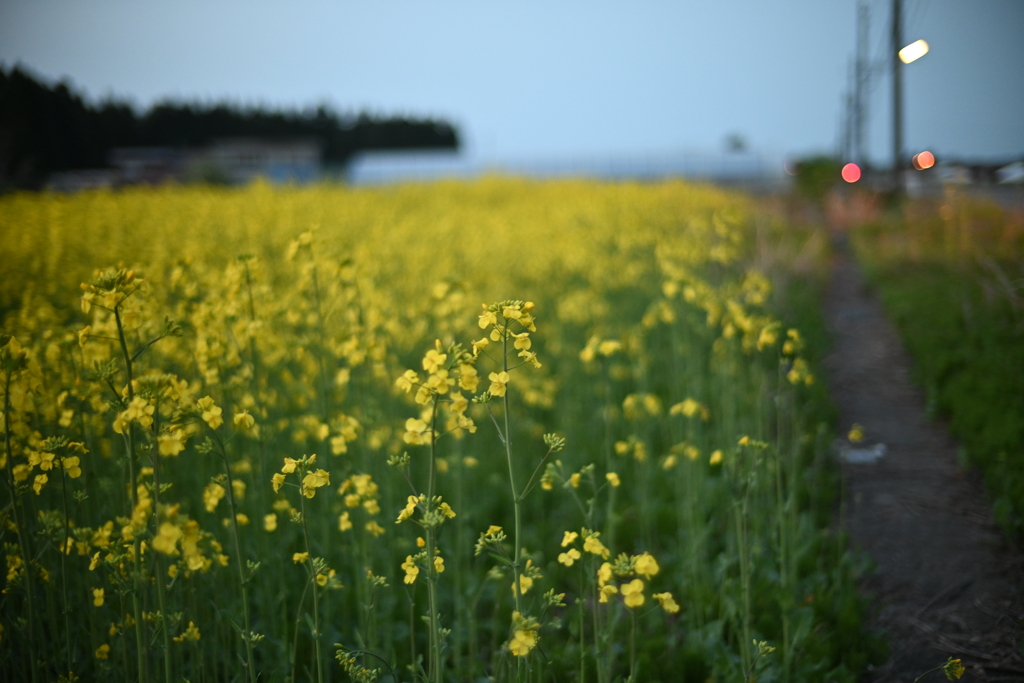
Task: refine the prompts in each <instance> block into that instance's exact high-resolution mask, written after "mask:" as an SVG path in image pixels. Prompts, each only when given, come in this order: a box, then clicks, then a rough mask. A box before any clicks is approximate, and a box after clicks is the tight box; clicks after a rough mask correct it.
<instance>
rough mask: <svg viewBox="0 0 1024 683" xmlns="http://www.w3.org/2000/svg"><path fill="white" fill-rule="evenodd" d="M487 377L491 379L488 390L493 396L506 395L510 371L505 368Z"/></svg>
mask: <svg viewBox="0 0 1024 683" xmlns="http://www.w3.org/2000/svg"><path fill="white" fill-rule="evenodd" d="M487 378H488V379H489V380H491V386H490V387H488V389H487V391H488V392H489V393H490V394H491V395H492V396H504V395H505V389H506V387H507V385H508V380H509V376H508V373H507V372H505V371H504V370H502V371H501V372H492V373H491V374H489V375H488V376H487Z"/></svg>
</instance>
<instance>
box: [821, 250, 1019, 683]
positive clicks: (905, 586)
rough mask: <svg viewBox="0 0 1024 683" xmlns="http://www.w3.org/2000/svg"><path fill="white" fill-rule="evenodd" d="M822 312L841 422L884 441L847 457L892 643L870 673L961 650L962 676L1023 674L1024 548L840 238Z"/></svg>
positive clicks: (902, 670) (852, 527)
mask: <svg viewBox="0 0 1024 683" xmlns="http://www.w3.org/2000/svg"><path fill="white" fill-rule="evenodd" d="M825 314H826V319H827V322H828V325H829V328H830V332H831V334H832V340H833V348H832V352H831V354H830V355H829V357H828V359H827V361H826V370H827V374H828V377H829V384H830V387H831V390H832V395H833V397H834V400H835V401H836V404H837V406H838V408H839V412H840V416H841V420H842V423H841V424H842V426H843V427H844V428H849V427H850V426H851V425H853V424H855V423H857V424H860V425H863V426H864V432H865V440H864V442H863V444H862V445H863V446H864V447H865V448H871V447H872V446H875V445H876V444H885V447H886V450H885V454H884V455H883V456H882V457H881V458H880V459H878V460H877V461H875V462H873V463H861V464H854V463H852V462H845V461H844V463H843V475H844V479H845V484H846V485H845V493H844V503H843V508H844V510H843V523H844V524H845V527H846V529H847V531H848V533H849V534H850V537H851V541H852V544H853V546H854V548H859V549H861V550H863V551H864V552H866V553H867V555H869V556H870V558H871V560H872V562H873V564H874V568H873V571H872V572H871V573H870V574H868V575H867V576H866V578H865V580H864V583H863V586H862V588H863V589H864V591H865V593H866V594H867V595H869V596H870V597H871V598H872V600H873V604H872V607H873V609H872V613H871V615H870V618H869V626H870V627H871V628H874V629H880V630H881V631H882V632H883V633H884V634H885V636H886V638H887V640H888V642H889V648H890V656H889V659H888V661H887V662H885V663H884V664H882V665H880V666H876V667H874V668H873V669H872V670H871V671H869V672H867V674H866V675H865V679H866V680H869V681H875V682H878V683H881V682H882V681H885V682H887V683H888V682H893V683H895V682H899V681H913V680H914V678H915V677H916V676H917V675H919V674H921V673H923V672H924V671H927V670H928V669H931V668H932V667H935V666H936V665H938V664H940V663H942V662H944V661H946V658H947V657H950V656H952V657H954V658H960V659H962V661H963V665H964V666H965V667H966V668H967V673H966V674H965V676H964V680H977V681H1024V656H1022V651H1021V645H1022V639H1024V628H1022V618H1024V593H1022V591H1024V557H1022V554H1021V552H1020V550H1019V549H1014V548H1011V547H1009V545H1008V542H1007V540H1006V537H1005V536H1004V534H1003V532H1002V530H1001V529H1000V528H999V527H998V526H997V525H996V524H995V522H994V521H993V518H992V512H991V509H990V508H989V507H988V505H987V503H986V500H985V493H984V489H983V487H982V483H981V481H980V478H979V477H978V476H977V475H976V473H974V472H971V471H967V470H964V468H963V467H961V466H960V465H959V464H958V458H957V445H956V443H955V442H954V441H953V440H952V439H951V438H950V436H949V435H948V433H947V431H946V429H945V428H944V426H943V425H942V424H941V423H940V422H935V421H932V420H930V419H929V418H928V416H927V413H926V411H925V407H924V406H925V400H924V396H923V394H922V392H921V391H919V390H918V389H917V387H915V386H914V385H913V383H912V382H911V379H910V367H911V360H910V358H909V356H908V355H907V353H906V351H905V350H904V348H903V345H902V343H901V341H900V339H899V336H898V334H897V332H896V330H895V328H894V327H893V325H892V324H891V323H890V322H889V321H888V320H887V319H886V317H885V314H884V311H883V309H882V305H881V303H880V302H879V300H878V297H877V296H875V295H874V294H873V293H872V292H871V290H870V288H869V286H868V284H867V282H866V281H865V279H864V277H863V275H862V273H861V271H860V269H859V268H858V266H857V264H856V263H855V261H854V260H853V257H852V256H851V255H850V254H849V250H848V248H847V247H846V244H845V241H844V240H842V239H840V240H839V244H837V249H836V256H835V261H834V263H833V268H832V280H831V284H830V288H829V292H828V296H827V298H826V303H825ZM925 680H926V681H927V680H936V681H938V680H944V677H943V675H942V674H941V673H938V672H937V673H933V674H930V675H929V677H926V678H925Z"/></svg>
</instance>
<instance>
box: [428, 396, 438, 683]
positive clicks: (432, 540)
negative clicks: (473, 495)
mask: <svg viewBox="0 0 1024 683" xmlns="http://www.w3.org/2000/svg"><path fill="white" fill-rule="evenodd" d="M438 400H439V397H438V396H437V395H436V394H435V395H434V402H433V405H432V406H431V413H430V466H429V474H428V475H427V501H426V512H427V514H429V513H431V512H432V511H433V510H432V506H433V504H434V487H435V478H436V476H437V473H436V461H437V404H438ZM425 535H426V537H427V538H426V542H427V548H426V550H427V559H426V561H425V562H424V565H426V566H425V567H424V570H425V572H426V577H427V610H428V612H429V614H430V638H429V644H430V668H429V677H430V680H431V681H433V682H434V683H441V632H440V630H441V625H440V622H439V619H438V612H437V572H436V571H435V569H434V551H435V550H436V548H437V526H436V525H434V524H432V523H427V525H426V533H425Z"/></svg>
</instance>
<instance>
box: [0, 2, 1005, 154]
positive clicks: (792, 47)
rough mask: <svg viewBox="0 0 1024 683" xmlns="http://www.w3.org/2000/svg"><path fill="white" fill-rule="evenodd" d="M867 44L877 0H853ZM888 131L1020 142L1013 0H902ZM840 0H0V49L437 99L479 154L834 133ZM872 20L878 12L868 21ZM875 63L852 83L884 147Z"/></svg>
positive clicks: (204, 80) (253, 98) (806, 140)
mask: <svg viewBox="0 0 1024 683" xmlns="http://www.w3.org/2000/svg"><path fill="white" fill-rule="evenodd" d="M869 5H870V7H871V13H872V26H871V32H872V35H871V51H872V55H873V56H874V57H876V58H877V57H880V56H881V55H882V51H881V48H882V47H883V45H884V43H885V40H887V38H888V33H887V31H888V29H887V26H886V24H887V22H888V13H889V7H890V2H889V0H870V1H869ZM905 7H906V10H905V12H906V15H907V22H906V27H905V35H906V37H907V42H910V40H912V39H915V38H918V37H923V38H925V39H927V40H928V41H929V43H930V44H931V46H932V52H931V53H930V54H929V55H927V56H926V57H924V58H923V59H921V60H920V61H919V62H917V63H915V64H912V65H910V66H908V67H907V68H906V71H905V73H906V76H905V80H906V88H907V90H906V111H907V123H906V131H907V132H906V140H907V151H908V152H914V151H918V150H919V149H920V148H924V147H926V146H927V147H929V148H931V149H933V150H936V151H938V152H939V153H940V154H942V153H945V154H946V155H950V154H955V155H972V156H1015V155H1017V156H1019V155H1021V154H1024V124H1022V123H1021V121H1022V112H1024V38H1022V36H1024V1H1022V0H905ZM855 16H856V5H855V1H854V0H771V1H769V0H763V1H762V0H756V1H755V0H719V1H716V2H710V1H703V2H684V1H681V0H677V1H675V2H666V1H658V2H630V3H626V2H603V1H600V0H589V1H586V2H581V1H577V0H566V1H563V2H559V1H557V0H547V1H543V2H537V1H534V0H517V2H515V3H500V4H499V3H495V2H486V1H485V0H434V1H432V2H423V1H422V0H420V1H415V2H414V1H412V0H395V1H382V0H377V1H376V2H370V1H368V0H367V1H362V2H342V1H335V2H313V1H303V0H294V1H291V2H285V1H284V0H281V1H279V2H269V1H267V0H202V1H198V0H173V1H168V0H74V1H72V0H0V63H2V64H4V65H5V66H7V67H10V66H13V65H14V64H15V63H17V62H20V63H22V64H24V65H26V66H27V67H29V68H31V69H32V70H33V71H35V72H36V73H37V74H39V75H41V76H44V77H45V78H47V79H50V80H57V79H59V78H63V77H66V78H69V79H70V80H71V81H72V82H73V83H74V84H75V85H76V86H77V87H78V88H79V89H80V90H82V91H84V92H85V93H86V94H87V95H88V96H89V97H90V98H93V99H98V98H99V97H102V96H104V95H107V94H114V95H116V96H119V97H126V98H129V99H131V100H132V101H134V102H135V103H137V104H139V105H148V104H151V103H152V102H154V101H155V100H158V99H161V98H166V97H169V96H170V97H178V98H187V99H200V100H204V101H211V100H220V99H225V98H226V99H230V100H232V101H235V102H239V103H264V104H271V105H280V106H286V107H302V106H307V105H313V104H316V103H318V102H321V101H326V102H330V103H332V104H333V105H334V106H335V107H337V108H338V109H340V110H362V109H368V110H370V111H373V112H378V113H385V114H392V113H395V114H411V115H417V116H440V117H444V118H447V119H449V120H451V121H453V122H455V123H456V124H457V125H458V126H459V127H460V129H461V131H462V133H463V137H464V138H465V140H466V142H467V144H468V147H469V149H470V150H471V151H472V152H473V153H474V154H475V155H478V156H483V157H486V158H497V159H500V158H508V157H523V156H534V157H538V156H545V157H558V156H561V155H573V154H591V155H592V154H649V153H659V152H671V151H679V150H718V149H721V148H722V144H723V140H724V138H725V137H726V136H727V135H728V134H730V133H734V132H735V133H740V134H742V135H743V136H744V137H745V138H746V139H747V140H748V141H749V143H750V145H751V147H752V148H753V149H755V150H763V151H766V152H773V153H783V154H800V153H807V152H812V151H829V150H832V149H834V148H835V146H836V140H837V136H838V127H839V119H840V113H841V98H842V93H843V91H844V90H845V88H846V83H847V80H846V79H847V70H848V63H849V59H850V58H851V57H852V55H853V49H854V40H855V35H854V34H855ZM883 31H885V33H884V34H883ZM888 95H889V84H888V78H887V77H885V78H882V79H881V80H880V81H879V84H878V87H877V88H876V89H875V91H874V97H873V98H872V101H871V104H872V108H871V115H872V116H871V124H870V130H871V150H872V153H873V155H874V156H875V157H876V158H878V159H879V160H887V159H888V154H889V139H890V138H889V136H890V104H889V98H888Z"/></svg>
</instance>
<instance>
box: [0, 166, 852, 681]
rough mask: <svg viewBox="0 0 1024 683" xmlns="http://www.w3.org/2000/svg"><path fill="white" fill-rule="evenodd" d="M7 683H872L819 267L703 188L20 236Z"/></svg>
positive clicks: (218, 204)
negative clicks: (838, 507)
mask: <svg viewBox="0 0 1024 683" xmlns="http://www.w3.org/2000/svg"><path fill="white" fill-rule="evenodd" d="M0 238H2V242H3V245H4V247H3V256H2V259H3V269H2V272H0V315H2V331H3V335H2V337H0V393H2V411H3V413H2V425H0V426H2V430H3V439H4V443H3V450H2V453H0V474H2V478H3V480H4V484H3V489H2V490H3V494H2V498H0V504H2V508H0V510H2V515H3V519H2V525H3V526H2V530H0V533H2V535H3V543H4V554H5V557H6V580H5V582H4V588H3V593H2V598H0V601H2V604H3V609H2V612H0V629H2V630H0V671H3V677H4V679H5V680H12V681H13V680H26V681H33V683H40V682H42V681H56V680H62V681H70V680H97V679H100V678H103V679H106V680H110V681H121V680H123V681H136V680H139V681H167V682H170V681H182V680H188V681H233V680H234V681H249V682H251V683H254V682H255V681H310V680H315V681H318V683H319V682H322V681H330V680H333V681H339V680H349V679H351V680H355V681H360V682H369V681H430V682H431V683H439V682H440V681H474V680H501V681H511V680H515V681H548V680H552V681H554V680H560V681H563V680H575V681H598V682H600V683H611V682H612V681H618V680H631V681H639V680H645V681H659V680H660V681H681V680H685V681H702V682H703V681H707V680H713V681H745V680H753V679H755V678H756V679H757V680H758V681H804V680H814V681H826V680H835V681H853V680H856V679H857V676H858V673H859V671H860V669H861V668H862V667H863V666H864V665H865V664H866V662H867V659H866V657H867V656H868V655H867V652H868V649H869V648H868V644H867V643H868V641H867V640H866V639H865V637H864V635H863V633H862V630H861V622H860V603H859V602H858V599H857V598H856V596H855V593H854V590H853V586H854V581H855V578H856V565H855V563H853V562H852V561H851V560H850V558H849V556H848V555H847V553H846V550H845V546H844V541H843V539H842V537H841V536H839V535H837V534H835V533H833V532H832V531H830V529H831V513H832V510H833V506H834V504H835V501H834V500H833V496H832V492H833V491H834V490H835V487H834V479H835V472H834V465H833V463H832V461H831V459H830V456H829V451H828V448H829V446H830V444H831V441H832V432H831V429H830V425H828V423H827V417H828V408H827V406H826V405H825V404H824V403H823V399H822V392H821V389H820V382H819V381H817V380H816V378H815V376H814V365H813V361H814V349H813V340H814V339H815V338H816V335H817V333H816V332H815V331H814V330H807V329H802V327H801V325H802V324H803V323H802V322H801V321H800V320H798V318H799V319H805V320H810V321H811V322H809V323H808V324H809V325H811V326H812V327H813V326H814V324H815V323H814V322H813V316H811V317H808V316H809V314H808V313H807V311H806V310H804V309H801V307H800V306H799V305H796V304H794V302H795V301H799V300H801V297H805V296H806V294H807V292H809V291H812V290H813V288H814V282H813V274H812V272H811V271H805V272H804V275H803V277H804V279H803V280H799V279H794V278H795V276H794V275H793V268H794V265H793V264H794V260H795V259H796V258H797V257H799V258H800V259H802V260H803V262H805V263H806V262H808V260H809V261H810V262H811V263H813V262H814V261H815V259H819V260H820V258H821V255H822V250H823V248H824V246H823V245H824V240H823V239H821V238H820V236H816V235H814V234H812V233H810V232H808V233H797V232H795V231H793V230H790V229H788V228H787V227H786V226H784V225H782V224H781V223H780V221H778V220H777V219H774V218H771V217H770V216H767V215H766V214H764V212H763V211H760V210H759V209H758V208H757V207H756V206H755V205H754V204H753V203H752V201H751V200H749V199H746V198H744V197H742V196H739V195H736V194H731V193H727V192H724V191H722V190H718V189H714V188H711V187H707V186H697V185H691V184H686V183H683V182H664V183H656V184H634V183H620V184H611V183H597V182H590V181H572V180H565V181H546V182H533V181H525V180H516V179H507V178H486V179H482V180H479V181H473V182H439V183H430V184H412V185H401V186H394V187H383V188H368V189H367V188H364V189H348V188H344V187H340V186H334V185H320V186H313V187H304V188H294V187H293V188H273V187H271V186H269V185H264V184H255V185H252V186H249V187H247V188H244V189H217V188H204V187H165V188H159V189H126V190H122V191H116V192H110V191H105V192H88V193H81V194H77V195H58V194H40V195H29V194H17V195H9V196H6V197H3V198H0Z"/></svg>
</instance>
